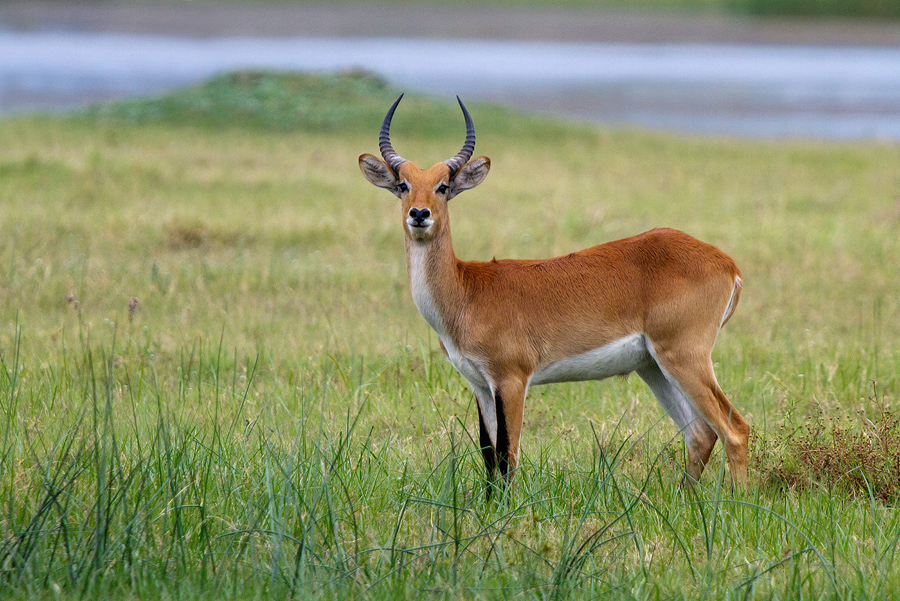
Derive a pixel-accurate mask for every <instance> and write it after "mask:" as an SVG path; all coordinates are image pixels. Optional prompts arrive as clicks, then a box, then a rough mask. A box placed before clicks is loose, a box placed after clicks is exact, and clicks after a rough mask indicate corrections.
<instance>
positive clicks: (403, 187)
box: [397, 182, 409, 192]
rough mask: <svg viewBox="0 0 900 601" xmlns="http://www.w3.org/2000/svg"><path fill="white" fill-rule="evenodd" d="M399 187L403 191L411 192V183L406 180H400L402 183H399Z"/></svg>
mask: <svg viewBox="0 0 900 601" xmlns="http://www.w3.org/2000/svg"><path fill="white" fill-rule="evenodd" d="M397 188H398V189H399V190H400V191H401V192H409V184H407V183H406V182H400V183H399V184H398V185H397Z"/></svg>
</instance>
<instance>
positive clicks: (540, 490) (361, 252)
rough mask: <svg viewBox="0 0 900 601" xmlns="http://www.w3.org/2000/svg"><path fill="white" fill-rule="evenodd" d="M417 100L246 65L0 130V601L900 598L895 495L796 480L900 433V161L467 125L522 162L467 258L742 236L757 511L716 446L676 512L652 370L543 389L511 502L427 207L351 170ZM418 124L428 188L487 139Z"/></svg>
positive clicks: (412, 119)
mask: <svg viewBox="0 0 900 601" xmlns="http://www.w3.org/2000/svg"><path fill="white" fill-rule="evenodd" d="M395 97H396V91H395V90H391V89H389V88H388V87H387V86H385V85H384V84H383V83H381V82H379V81H377V80H373V79H371V78H367V77H364V76H361V75H354V76H346V77H324V78H323V77H306V76H278V77H275V76H268V75H259V74H257V75H241V76H233V77H226V78H222V79H219V80H215V81H213V82H210V83H209V84H207V85H205V86H203V87H202V88H199V89H195V90H188V91H185V92H182V93H177V94H174V95H172V96H169V97H166V98H162V99H153V100H142V101H135V102H128V103H124V104H121V105H117V106H114V107H104V108H97V109H94V110H91V111H87V112H85V113H83V114H80V115H75V116H67V117H40V116H36V117H18V118H14V119H7V120H4V121H2V122H0V281H2V285H0V362H2V365H0V367H2V374H0V459H2V461H0V596H2V598H4V599H24V598H48V599H49V598H59V597H63V598H75V597H85V596H87V597H99V596H101V595H103V596H105V597H110V598H129V599H132V598H134V599H137V598H140V599H148V598H149V599H172V598H203V599H207V598H208V599H221V598H241V599H244V598H284V597H287V596H291V595H293V596H296V597H297V598H303V599H317V598H321V599H338V598H356V597H359V596H363V597H365V598H370V599H387V598H391V599H393V598H415V599H420V598H434V599H457V598H466V599H494V598H504V599H506V598H512V597H516V598H524V599H532V598H534V599H547V598H588V597H603V598H616V599H618V598H622V599H625V598H627V599H660V598H666V599H669V598H684V599H763V598H766V599H768V598H772V597H777V598H783V599H809V598H811V599H818V598H829V599H830V598H841V599H885V598H897V596H898V593H897V592H896V591H898V590H900V588H898V587H900V557H898V556H897V551H898V537H900V510H898V508H897V504H896V497H895V496H891V493H890V488H889V487H890V484H891V482H892V481H889V482H888V484H887V485H886V486H887V488H878V489H875V488H873V487H874V486H876V485H877V486H882V485H880V484H879V482H880V481H879V480H878V479H877V478H876V477H874V476H873V477H871V478H869V477H867V476H866V474H872V473H873V472H871V471H869V472H867V471H866V470H867V469H870V468H872V466H866V465H862V464H860V465H853V457H849V458H847V457H846V455H847V454H846V453H844V454H843V455H842V457H843V459H842V460H843V461H845V462H849V463H847V464H846V466H845V467H838V468H835V469H834V470H831V471H827V470H817V469H814V467H815V466H813V467H812V468H811V467H810V466H809V464H808V462H807V463H804V462H803V460H802V459H803V457H805V455H804V453H807V452H808V451H809V449H810V447H812V448H813V450H816V451H822V452H824V453H825V454H824V455H818V456H821V457H830V456H833V455H835V454H836V453H838V452H839V451H841V450H842V445H847V444H849V443H848V442H847V441H852V443H853V444H854V445H857V444H859V445H862V446H861V447H859V448H863V449H864V450H863V451H861V452H860V453H859V455H860V461H861V462H862V461H864V460H865V457H866V456H867V455H866V453H867V452H869V450H870V449H872V448H877V445H875V446H871V447H865V441H867V440H869V441H871V440H873V437H874V435H875V434H879V436H882V437H883V438H886V435H885V434H884V433H885V432H888V433H890V435H892V436H893V435H894V434H893V433H892V432H893V431H892V430H890V428H889V426H890V423H889V421H886V420H885V414H884V413H883V412H882V410H883V408H887V409H888V410H893V411H896V410H897V407H898V386H900V380H898V373H900V348H898V346H897V344H896V340H898V339H900V300H898V299H900V295H898V290H900V288H898V284H897V265H898V264H900V242H898V239H897V236H896V231H897V228H898V225H900V196H898V191H900V179H898V175H897V174H898V173H900V148H898V147H897V146H896V145H893V144H878V143H866V144H822V143H803V142H780V143H776V142H748V141H736V140H726V139H695V138H688V137H679V136H673V135H667V134H656V133H647V132H641V131H631V130H622V129H605V128H595V127H588V126H581V125H573V124H563V123H557V122H552V121H548V120H544V119H538V118H536V117H530V116H527V115H523V114H521V113H516V112H513V111H510V110H506V109H501V108H497V107H491V106H485V105H478V104H475V103H472V105H471V106H469V108H470V110H471V112H472V114H473V117H474V119H475V123H476V126H477V128H478V134H479V138H478V148H477V151H476V152H477V153H478V154H482V153H483V154H485V155H488V156H490V157H491V159H492V163H493V168H492V173H491V175H490V176H489V177H488V179H487V180H486V181H485V183H484V184H482V186H480V187H479V188H478V189H477V190H474V191H471V192H468V193H466V194H465V195H462V196H460V197H458V198H456V199H454V200H453V202H452V206H451V211H452V216H453V220H454V221H453V228H454V235H455V240H454V242H455V247H456V251H457V254H458V255H460V256H461V257H463V258H467V259H482V260H486V259H490V257H492V256H497V257H522V258H526V257H543V256H551V255H555V254H561V253H564V252H568V251H571V250H574V249H577V248H582V247H585V246H588V245H591V244H596V243H599V242H603V241H606V240H612V239H615V238H619V237H624V236H627V235H631V234H635V233H638V232H641V231H644V230H646V229H649V228H651V227H654V226H662V225H665V226H672V227H677V228H680V229H683V230H685V231H687V232H689V233H691V234H693V235H695V236H697V237H699V238H702V239H704V240H707V241H709V242H712V243H714V244H716V245H718V246H720V247H721V248H722V249H724V250H725V251H726V252H728V253H729V254H731V255H732V256H733V257H734V258H735V259H736V260H737V262H738V264H739V266H740V267H741V269H742V271H743V273H744V281H745V288H744V293H743V296H742V298H741V304H740V306H739V307H738V309H737V312H736V314H735V316H734V317H733V319H732V320H731V321H730V322H729V324H728V326H727V327H726V328H725V329H724V330H723V332H722V334H721V335H720V338H719V342H718V345H717V348H716V351H715V353H714V360H715V361H716V363H717V374H718V377H719V381H720V383H721V385H722V386H723V388H724V390H725V391H726V393H727V394H728V395H729V396H730V397H731V398H732V399H733V401H734V402H735V404H736V405H737V406H738V407H739V408H740V409H741V410H742V412H743V413H744V415H745V416H746V417H747V418H748V420H749V421H750V422H751V425H752V426H753V428H754V436H755V439H754V448H753V449H752V453H753V457H754V458H755V460H754V470H753V475H752V477H751V483H750V486H749V487H748V489H747V490H746V491H741V492H737V493H732V492H731V491H730V490H728V487H727V486H725V485H724V483H726V482H727V479H726V474H725V473H724V472H723V465H722V463H721V461H719V459H720V457H721V452H717V453H716V454H715V456H714V457H715V461H714V462H713V464H712V465H711V466H710V468H709V469H708V471H707V473H706V474H705V475H704V481H703V486H701V487H695V488H693V489H682V488H680V487H679V486H678V483H679V481H680V479H681V474H682V471H681V469H682V465H683V457H682V456H683V445H682V443H681V441H680V439H679V437H678V436H677V433H676V432H675V429H674V426H673V425H672V424H671V423H670V422H669V420H668V419H667V418H666V417H665V415H664V413H663V412H662V410H661V409H660V408H659V407H658V405H657V404H656V402H655V401H654V399H653V397H652V395H651V394H650V392H649V390H648V389H647V388H646V387H645V386H643V384H642V383H641V382H640V381H639V380H638V379H637V378H630V379H628V380H620V379H614V380H609V381H605V382H600V383H597V382H590V383H578V384H565V385H553V386H546V387H539V388H538V387H536V388H535V389H533V390H532V391H531V394H530V396H529V400H528V407H527V410H526V416H525V426H526V428H525V435H524V437H523V448H524V450H523V463H524V467H523V469H522V470H521V472H520V478H519V479H518V481H517V484H516V487H515V488H514V489H513V490H512V491H511V492H509V493H508V494H506V495H504V496H502V498H500V499H499V500H497V501H496V502H493V503H490V504H486V503H485V502H484V499H483V495H482V488H481V482H480V481H481V476H482V468H481V466H480V461H481V459H480V454H479V453H478V451H477V450H476V449H475V446H474V443H473V438H477V424H476V419H477V413H476V410H475V406H474V403H473V400H472V396H471V394H470V393H469V392H468V391H467V389H466V386H465V384H464V381H463V379H462V377H461V376H459V375H458V374H456V373H455V372H454V371H453V369H452V367H450V366H449V364H448V363H447V362H446V361H445V360H444V358H443V357H442V355H441V353H440V350H439V348H438V344H437V339H436V337H435V336H434V335H433V334H432V333H430V331H429V329H428V328H427V326H426V324H425V322H424V320H422V319H421V318H420V317H419V315H418V314H417V312H416V310H415V308H414V306H413V304H412V302H411V299H410V297H409V292H408V284H407V282H406V274H405V263H404V257H403V243H402V232H401V216H400V214H399V208H398V203H397V202H396V200H395V199H394V198H393V197H392V196H390V195H389V194H388V193H386V192H384V191H381V190H377V189H375V188H373V187H371V186H370V185H369V184H368V183H367V182H365V180H364V179H363V178H362V177H361V175H360V174H359V171H358V169H357V166H356V158H357V156H358V155H359V154H360V153H362V152H375V151H376V150H377V130H378V127H379V124H380V122H381V119H382V117H383V112H384V110H385V109H386V107H387V103H389V102H390V101H391V100H393V98H395ZM395 124H396V125H395V129H394V130H393V132H392V133H393V136H392V139H393V141H394V144H395V147H396V148H397V149H398V151H399V152H401V153H402V154H403V155H404V156H406V157H408V158H412V159H413V160H415V161H417V162H419V163H420V164H428V163H430V162H433V161H439V160H442V159H444V158H446V157H447V156H449V155H450V154H452V153H455V152H456V151H457V150H458V147H459V145H460V144H461V142H462V137H463V126H462V123H461V118H460V116H459V114H458V108H457V107H455V106H454V103H453V101H452V99H449V98H448V99H442V100H441V101H439V102H438V101H435V100H432V99H429V98H425V97H421V96H419V97H415V96H412V97H409V98H407V99H406V100H404V104H403V107H402V108H401V110H399V111H398V113H397V115H396V117H395ZM485 215H491V216H493V219H492V220H490V221H488V220H486V219H485V218H484V216H485ZM133 299H134V300H133ZM867 420H868V421H871V422H872V425H871V426H870V425H869V423H868V422H867ZM822 423H825V424H826V426H823V428H824V429H817V428H819V427H820V424H822ZM885 424H887V425H886V426H885ZM879 427H880V428H881V429H879ZM830 433H831V434H830ZM848 433H849V434H848ZM853 448H854V449H855V448H858V447H855V446H854V447H853ZM888 451H890V449H888ZM828 453H831V455H829V454H828ZM841 465H845V464H841ZM884 465H887V462H885V463H884V464H879V465H878V466H874V467H875V468H876V469H879V470H885V469H890V466H889V465H888V467H884ZM859 474H862V475H863V477H862V478H861V479H860V478H859ZM860 480H861V482H862V484H860ZM894 481H896V479H895V480H894ZM885 490H887V491H888V492H887V493H885V492H884V491H885Z"/></svg>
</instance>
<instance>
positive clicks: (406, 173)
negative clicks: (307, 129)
mask: <svg viewBox="0 0 900 601" xmlns="http://www.w3.org/2000/svg"><path fill="white" fill-rule="evenodd" d="M402 98H403V94H400V97H399V98H397V100H396V101H395V102H394V104H393V105H392V106H391V108H390V110H389V111H388V113H387V115H386V116H385V118H384V123H383V124H382V125H381V134H380V135H379V137H378V147H379V148H380V149H381V156H382V157H384V160H383V161H382V160H380V159H378V158H377V157H375V156H372V155H371V154H363V155H361V156H360V157H359V168H360V170H362V173H363V175H364V176H365V178H366V179H367V180H369V181H370V182H371V183H372V184H374V185H376V186H378V187H379V188H385V189H387V190H390V191H391V192H393V193H394V195H395V196H397V198H399V199H400V201H401V202H402V208H403V223H404V228H403V229H404V231H405V232H406V236H407V237H408V238H410V239H411V240H418V241H427V240H431V239H433V238H434V237H435V236H437V235H438V234H439V233H440V232H442V231H445V230H448V228H449V215H448V212H447V201H449V200H450V199H451V198H453V197H454V196H456V195H457V194H459V193H460V192H463V191H465V190H469V189H470V188H474V187H475V186H477V185H478V184H480V183H481V182H482V181H483V180H484V178H485V177H486V176H487V174H488V171H489V170H490V168H491V160H490V159H489V158H487V157H478V158H477V159H475V160H471V161H470V160H469V159H471V158H472V153H473V152H474V150H475V125H474V124H473V123H472V117H471V116H470V115H469V111H467V110H466V107H465V105H464V104H463V103H462V100H460V99H459V96H457V97H456V100H457V101H458V102H459V106H460V108H461V109H462V112H463V116H464V117H465V119H466V142H465V144H463V147H462V150H460V151H459V152H458V153H457V154H456V156H454V157H453V158H451V159H447V160H446V161H443V162H440V163H435V164H434V165H432V166H431V167H430V168H428V169H419V168H418V167H417V166H416V164H415V163H413V162H412V161H407V160H406V159H404V158H403V157H401V156H400V155H399V154H397V153H396V152H395V151H394V148H393V147H392V146H391V136H390V130H391V119H392V118H393V117H394V111H395V110H396V109H397V105H398V104H400V100H401V99H402Z"/></svg>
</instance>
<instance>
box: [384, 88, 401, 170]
mask: <svg viewBox="0 0 900 601" xmlns="http://www.w3.org/2000/svg"><path fill="white" fill-rule="evenodd" d="M401 100H403V94H400V96H399V97H398V98H397V100H395V101H394V104H392V105H391V109H390V110H389V111H388V112H387V115H386V116H385V117H384V123H382V124H381V133H380V134H379V135H378V148H380V149H381V156H383V157H384V162H385V163H387V166H388V167H390V168H391V171H393V172H394V173H395V174H396V173H397V170H398V169H399V168H400V165H402V164H403V163H405V162H406V159H404V158H403V157H402V156H400V155H399V154H397V153H396V152H394V147H393V146H391V119H393V118H394V111H396V110H397V105H398V104H400V101H401Z"/></svg>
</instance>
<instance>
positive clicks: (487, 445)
mask: <svg viewBox="0 0 900 601" xmlns="http://www.w3.org/2000/svg"><path fill="white" fill-rule="evenodd" d="M476 405H477V407H478V428H479V430H480V436H479V438H480V440H479V443H480V444H481V456H482V457H483V458H484V468H485V471H486V472H487V480H486V486H485V489H484V495H485V497H486V498H487V500H488V501H490V500H491V494H492V493H493V492H494V482H493V481H494V470H496V469H497V453H496V452H495V451H494V447H493V445H492V444H491V437H490V435H489V434H488V431H487V427H485V425H484V417H483V416H482V415H481V405H478V403H476Z"/></svg>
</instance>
